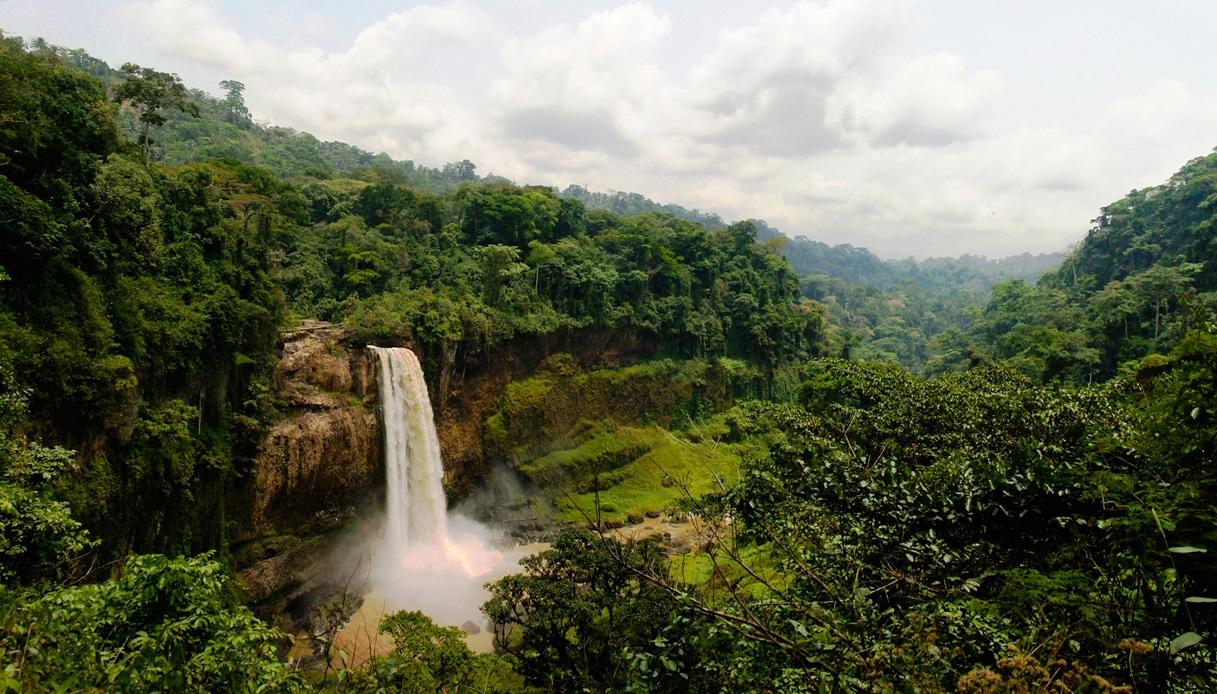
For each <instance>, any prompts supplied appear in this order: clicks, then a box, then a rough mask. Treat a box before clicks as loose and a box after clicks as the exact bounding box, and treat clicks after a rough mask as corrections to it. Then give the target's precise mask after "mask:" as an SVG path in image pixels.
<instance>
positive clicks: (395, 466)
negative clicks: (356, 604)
mask: <svg viewBox="0 0 1217 694" xmlns="http://www.w3.org/2000/svg"><path fill="white" fill-rule="evenodd" d="M371 349H372V351H373V352H375V354H376V356H377V359H378V360H379V365H380V374H379V379H380V383H379V385H380V406H381V411H382V412H383V413H384V414H383V416H384V431H385V486H386V489H385V492H386V499H385V502H386V503H385V513H386V521H387V528H386V531H387V533H388V539H389V541H390V543H391V544H393V545H395V546H397V547H409V546H411V545H417V544H419V543H422V544H432V545H441V546H442V545H444V544H446V543H447V540H448V516H447V505H448V503H447V499H446V498H445V497H444V464H443V460H442V459H441V457H440V449H439V436H438V435H437V434H436V433H435V418H434V415H433V414H432V412H431V400H430V398H429V397H428V395H427V382H426V381H424V380H423V369H422V366H421V365H420V364H419V363H418V357H417V356H415V354H414V352H411V351H410V350H408V349H404V348H400V347H390V348H386V347H372V348H371Z"/></svg>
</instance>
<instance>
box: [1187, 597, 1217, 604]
mask: <svg viewBox="0 0 1217 694" xmlns="http://www.w3.org/2000/svg"><path fill="white" fill-rule="evenodd" d="M1184 602H1190V603H1192V604H1198V603H1210V602H1217V598H1202V597H1200V596H1199V595H1191V596H1188V597H1187V598H1186V599H1185V600H1184Z"/></svg>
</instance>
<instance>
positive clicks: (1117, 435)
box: [487, 330, 1217, 692]
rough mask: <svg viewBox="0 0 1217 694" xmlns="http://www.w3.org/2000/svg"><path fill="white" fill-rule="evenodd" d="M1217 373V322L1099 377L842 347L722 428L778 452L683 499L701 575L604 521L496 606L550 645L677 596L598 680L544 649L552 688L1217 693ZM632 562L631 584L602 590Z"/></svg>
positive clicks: (727, 418) (558, 648)
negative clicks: (1080, 384)
mask: <svg viewBox="0 0 1217 694" xmlns="http://www.w3.org/2000/svg"><path fill="white" fill-rule="evenodd" d="M1214 364H1217V335H1214V334H1213V331H1211V330H1209V331H1206V332H1198V333H1194V334H1192V335H1191V336H1189V337H1188V338H1186V339H1185V340H1184V341H1183V342H1182V344H1181V345H1180V347H1179V348H1178V349H1176V350H1175V352H1173V353H1172V354H1171V355H1170V356H1169V357H1159V358H1157V359H1154V360H1150V361H1149V362H1147V364H1146V366H1145V368H1144V369H1143V370H1142V372H1141V373H1140V374H1139V377H1138V378H1130V379H1126V380H1120V381H1115V382H1112V383H1111V384H1108V385H1104V386H1094V387H1085V388H1067V387H1060V386H1042V385H1036V384H1034V383H1033V382H1031V381H1030V380H1029V379H1027V378H1025V377H1023V376H1020V375H1019V374H1018V373H1017V372H1015V371H1012V370H1010V369H1008V368H1002V367H996V366H991V367H986V368H983V369H976V370H972V371H969V372H966V373H963V374H958V375H952V376H947V377H943V378H939V379H935V380H930V381H924V380H921V379H917V378H914V377H912V376H909V375H908V374H907V373H905V372H903V371H902V370H900V369H898V368H894V367H883V366H874V365H865V364H859V363H854V362H837V361H822V362H819V363H817V364H816V365H814V367H813V369H812V372H813V374H814V375H813V377H812V378H811V379H810V380H809V381H808V382H807V383H806V385H805V388H804V398H803V402H802V403H801V404H800V405H776V404H770V403H755V404H750V405H746V406H742V407H739V408H736V409H735V410H732V411H729V412H728V413H726V414H724V415H722V416H721V417H720V418H719V419H718V421H717V423H714V424H712V425H709V426H707V427H705V428H704V430H705V432H707V434H708V435H716V436H719V437H720V438H721V440H722V441H723V442H724V443H730V442H732V441H749V440H751V441H759V442H763V444H764V445H760V446H751V447H745V448H743V449H742V450H750V451H753V452H754V453H755V455H753V457H752V459H751V460H749V461H748V462H747V464H746V465H745V468H744V476H743V479H742V480H741V482H740V484H739V485H738V486H736V487H735V488H733V489H731V490H729V491H728V492H727V493H725V494H721V495H718V496H716V497H702V498H697V497H696V496H694V495H689V496H688V497H687V499H686V502H685V504H684V505H683V506H684V510H685V511H687V512H689V513H690V514H691V516H690V518H691V519H692V521H693V522H695V523H696V524H697V525H698V527H699V529H700V531H701V534H700V537H699V543H698V544H699V545H700V550H699V552H698V553H696V554H694V555H692V556H691V557H690V559H689V560H687V561H693V562H694V563H699V564H705V565H708V567H709V568H708V571H707V572H706V574H704V575H703V578H705V576H706V575H708V578H705V580H704V581H703V582H701V583H700V585H697V586H690V585H685V584H682V583H680V582H678V581H675V580H674V579H673V578H672V574H671V572H669V571H668V570H667V569H666V568H665V567H662V566H661V565H656V564H654V563H650V562H648V561H645V560H642V559H640V557H641V556H645V555H643V554H637V553H638V552H639V550H640V548H639V547H637V546H635V545H630V544H624V545H623V544H620V543H618V542H617V541H615V540H612V539H609V538H599V537H595V536H585V537H584V539H582V540H581V541H580V542H581V544H577V546H576V545H575V544H572V543H573V542H574V541H573V540H571V539H568V540H565V541H561V542H559V543H558V544H556V545H555V549H554V550H551V556H548V557H546V558H544V559H538V560H537V561H536V562H535V563H534V564H531V565H528V566H527V567H526V568H527V574H526V576H524V577H511V578H509V579H505V580H504V581H501V582H500V583H499V584H496V586H495V587H494V592H495V599H494V600H492V601H491V603H489V604H488V605H487V611H488V613H489V614H491V616H492V617H493V618H494V619H495V622H496V624H499V625H500V626H501V627H503V628H507V629H509V631H510V633H513V634H520V633H521V632H522V636H517V637H515V638H516V639H517V640H516V641H512V639H511V638H506V639H503V641H504V643H505V644H506V645H514V646H518V647H521V648H523V649H525V653H527V654H531V657H534V658H540V657H542V656H543V654H546V653H550V654H553V653H562V652H564V651H563V650H562V649H568V650H569V649H572V648H576V647H579V646H583V645H584V644H585V643H587V642H588V641H591V642H594V643H600V642H601V641H600V637H599V636H598V634H599V632H598V631H597V630H598V629H603V628H604V627H603V623H604V620H605V618H606V616H605V613H604V612H603V610H604V609H606V605H607V603H609V602H611V604H612V605H613V609H614V610H615V611H617V612H618V613H622V614H628V613H629V612H630V611H631V610H633V609H642V608H646V609H652V610H654V612H652V614H653V615H655V617H653V618H652V619H651V620H648V621H647V622H646V623H645V628H644V629H640V630H638V631H637V632H635V634H636V635H635V637H634V638H633V639H632V640H627V641H626V642H625V643H624V644H623V645H622V646H621V647H618V648H614V649H613V651H612V652H611V653H610V654H608V655H606V656H603V657H607V659H608V661H607V662H605V663H603V664H600V665H598V666H597V667H596V668H595V670H594V671H588V670H586V669H585V668H584V666H583V663H585V662H586V658H580V657H573V656H568V657H565V658H561V657H554V656H552V655H551V656H548V658H547V659H545V660H541V661H538V662H544V663H545V667H543V668H538V669H537V670H535V671H532V672H531V673H530V672H529V671H527V670H526V671H525V674H526V676H528V677H529V681H530V682H532V683H533V684H535V685H538V686H546V685H547V683H550V682H554V681H562V682H564V685H563V686H565V687H567V688H586V689H588V690H591V691H609V690H618V689H623V688H633V689H634V690H637V691H674V692H684V691H706V690H716V689H719V688H720V687H721V688H726V689H729V690H733V691H766V690H771V689H776V690H780V691H892V692H895V691H951V690H958V691H965V692H1006V691H1037V690H1040V689H1045V688H1058V689H1059V688H1062V687H1064V688H1066V689H1068V690H1072V691H1131V689H1130V688H1131V687H1135V688H1136V690H1137V691H1172V692H1199V691H1210V690H1211V687H1212V686H1213V685H1214V684H1217V650H1215V645H1217V643H1215V642H1217V609H1215V607H1214V605H1217V584H1215V583H1214V576H1217V564H1215V563H1214V558H1213V554H1214V552H1217V510H1215V509H1214V506H1213V504H1212V501H1211V500H1212V499H1213V498H1214V493H1217V465H1215V464H1214V463H1215V461H1214V458H1213V455H1214V454H1213V451H1214V446H1213V444H1214V442H1215V440H1214V436H1215V435H1217V413H1215V412H1214V409H1213V405H1212V393H1214V392H1217V371H1215V370H1214ZM715 432H717V433H715ZM606 565H607V566H613V567H615V569H614V570H615V571H617V572H618V573H617V574H616V575H619V576H621V579H620V582H619V583H618V584H616V587H615V588H614V589H613V590H612V591H610V592H609V593H608V595H609V596H610V597H608V598H607V599H604V598H597V597H596V596H598V595H600V592H598V591H599V589H597V588H596V587H595V585H596V584H595V579H594V578H593V577H595V576H600V575H602V574H601V573H600V572H605V574H604V575H609V574H608V573H607V572H606V571H605V570H604V569H598V567H603V566H606ZM623 570H624V573H621V572H622V571H623ZM571 584H573V585H571ZM559 589H561V590H563V591H566V592H565V593H560V592H559ZM656 596H659V597H658V599H657V598H656ZM597 599H600V600H601V602H597ZM568 605H569V606H568ZM648 606H650V607H648ZM664 614H666V615H667V617H666V623H663V624H660V623H659V622H658V621H656V619H657V618H658V617H660V616H661V615H664ZM574 615H586V616H585V617H584V618H583V621H577V620H576V621H572V620H573V619H574ZM597 615H598V616H597ZM592 635H597V636H596V637H595V638H589V637H591V636H592ZM563 663H565V664H563ZM605 673H612V677H614V678H615V679H613V680H611V681H610V680H607V679H606V676H607V675H606V674H605ZM705 683H713V684H710V685H706V684H705Z"/></svg>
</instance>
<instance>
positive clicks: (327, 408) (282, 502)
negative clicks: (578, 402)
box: [232, 321, 654, 615]
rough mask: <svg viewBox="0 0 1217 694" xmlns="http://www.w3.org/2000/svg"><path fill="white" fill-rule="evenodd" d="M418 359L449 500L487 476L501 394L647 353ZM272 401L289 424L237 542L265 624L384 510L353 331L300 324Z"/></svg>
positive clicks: (375, 418) (369, 398)
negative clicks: (515, 385) (565, 368)
mask: <svg viewBox="0 0 1217 694" xmlns="http://www.w3.org/2000/svg"><path fill="white" fill-rule="evenodd" d="M410 342H411V341H410V340H409V339H408V338H407V339H403V340H401V341H399V342H397V343H396V344H394V345H388V344H386V346H407V347H412V348H414V349H415V351H416V352H418V353H419V356H420V358H421V361H422V364H423V369H424V371H425V372H427V376H428V384H429V386H430V391H431V400H432V406H433V408H434V410H435V413H436V427H437V429H438V432H439V437H440V446H441V449H442V452H443V457H444V483H445V487H446V489H447V491H448V494H449V498H450V499H455V498H459V497H460V496H463V495H464V494H466V493H468V492H469V491H471V490H472V489H473V488H474V487H475V486H476V484H477V483H478V481H479V480H481V479H482V478H483V476H484V475H485V474H486V472H487V470H488V464H489V463H490V462H492V461H489V460H487V458H486V455H487V454H486V447H485V442H484V440H483V429H484V423H485V420H486V418H487V417H489V416H490V414H491V413H493V412H494V410H495V407H496V406H497V405H498V402H499V399H500V398H501V397H502V395H503V391H504V388H505V387H506V385H507V383H508V382H510V381H511V380H513V379H519V378H523V377H526V376H528V375H529V374H531V373H533V372H534V371H535V370H536V369H537V367H538V366H539V365H540V364H541V362H543V361H544V360H545V359H546V358H547V357H548V356H550V355H552V354H554V353H556V352H565V353H568V354H571V355H572V357H573V358H574V359H575V361H577V362H578V363H580V364H581V365H582V366H584V367H587V368H599V367H613V366H622V365H625V364H631V363H634V362H637V361H639V360H641V359H644V358H646V357H648V356H651V355H652V354H653V352H654V346H653V343H652V342H651V341H649V340H646V339H644V338H641V337H639V336H638V335H636V334H633V333H619V332H609V331H580V332H575V333H562V334H555V335H549V336H544V337H530V338H521V339H518V340H515V341H513V342H512V343H510V344H509V345H505V346H503V347H501V348H496V349H495V350H493V351H486V352H482V353H477V354H466V353H462V352H461V351H460V350H456V349H451V348H449V349H444V350H437V352H438V353H431V352H428V351H424V350H420V349H419V348H418V347H417V346H415V345H412V344H411V343H410ZM275 389H276V393H275V395H276V398H277V399H278V400H280V401H281V403H282V407H283V410H284V412H285V416H284V417H283V418H282V419H281V420H280V421H278V422H277V423H276V424H275V425H274V426H272V427H271V428H270V430H269V431H267V432H266V435H265V436H264V437H263V440H262V445H261V450H260V453H259V455H258V457H257V460H256V461H255V465H254V469H253V471H252V477H253V481H252V485H250V488H249V489H248V492H247V493H248V496H249V499H248V501H247V503H246V504H245V506H246V508H247V509H248V512H247V513H248V515H247V517H246V518H245V519H244V520H245V522H244V523H242V526H243V528H242V530H241V531H240V532H238V533H236V534H234V536H233V538H232V539H233V540H234V546H235V549H236V551H235V552H234V556H236V557H237V568H238V570H239V571H240V578H241V580H242V583H243V584H244V585H245V588H246V594H247V597H248V598H249V599H250V600H251V601H254V602H257V603H261V604H262V606H263V607H264V613H265V614H271V615H274V614H281V613H282V609H283V606H284V605H285V604H288V603H289V602H291V601H292V600H298V599H299V598H300V596H301V595H302V594H304V593H306V592H308V591H315V590H316V589H317V587H316V586H313V585H312V583H313V581H314V578H313V577H312V576H311V575H310V574H309V568H310V566H311V565H312V564H313V560H315V559H316V558H317V557H318V556H319V555H320V553H321V552H322V551H324V549H325V547H326V545H327V541H326V540H325V539H324V538H323V537H321V536H323V535H325V534H327V533H330V532H332V531H334V530H337V529H338V528H340V527H342V526H343V524H345V523H346V522H347V521H349V520H350V519H352V518H354V517H355V516H356V515H357V514H358V513H360V512H364V513H366V511H367V510H368V509H374V508H376V507H378V506H380V505H381V503H382V500H381V498H380V495H381V494H382V493H383V492H382V490H383V488H384V472H383V464H382V458H383V455H382V434H381V426H380V420H379V403H378V401H377V383H376V373H375V367H374V363H373V361H372V359H371V356H370V354H369V352H368V350H366V349H364V345H363V344H356V343H355V342H354V341H353V339H352V335H351V333H350V331H349V330H347V329H346V328H343V327H341V326H336V325H331V324H328V323H320V322H315V321H311V322H306V323H304V324H302V325H300V326H299V327H297V328H296V329H294V330H291V331H288V332H285V333H284V334H283V335H282V344H281V358H280V361H279V364H278V365H277V367H276V369H275Z"/></svg>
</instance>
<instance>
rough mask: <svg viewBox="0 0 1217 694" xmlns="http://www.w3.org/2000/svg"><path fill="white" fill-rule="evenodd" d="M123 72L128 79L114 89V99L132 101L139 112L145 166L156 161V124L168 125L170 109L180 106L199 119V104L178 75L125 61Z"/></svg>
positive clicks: (122, 102) (128, 102) (125, 101)
mask: <svg viewBox="0 0 1217 694" xmlns="http://www.w3.org/2000/svg"><path fill="white" fill-rule="evenodd" d="M122 72H123V74H124V75H126V79H124V80H123V82H122V83H121V84H119V85H118V86H117V87H115V88H114V98H115V100H117V101H118V102H119V103H120V104H130V105H132V106H134V107H135V109H136V110H137V111H138V112H139V122H140V135H139V143H140V146H141V147H142V148H143V150H144V165H145V166H146V165H148V164H150V163H151V162H152V137H151V134H150V133H151V130H152V128H153V127H159V126H161V125H164V124H165V121H166V120H167V119H166V117H165V114H164V111H165V110H166V109H171V108H172V109H177V110H179V111H181V112H183V113H186V114H189V115H191V116H194V117H195V118H198V117H199V115H200V111H199V106H198V104H196V103H194V102H193V101H191V100H190V93H189V92H188V91H186V87H185V85H183V84H182V80H181V79H180V78H178V76H177V75H174V74H169V73H167V72H158V71H157V70H153V69H152V68H146V67H140V66H139V65H136V64H135V63H124V64H123V67H122Z"/></svg>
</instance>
